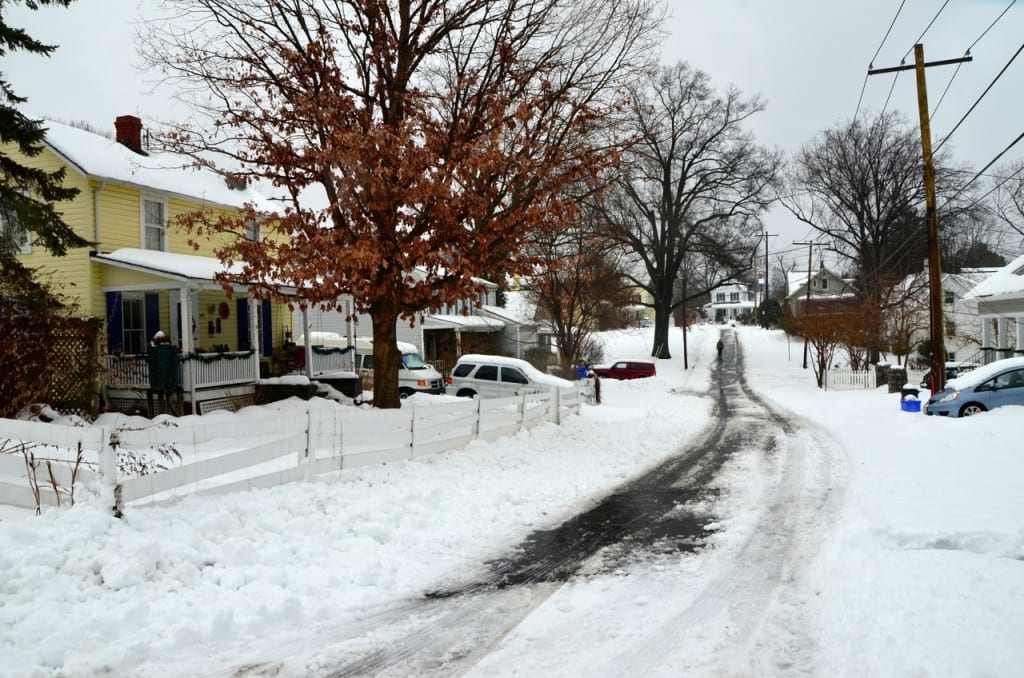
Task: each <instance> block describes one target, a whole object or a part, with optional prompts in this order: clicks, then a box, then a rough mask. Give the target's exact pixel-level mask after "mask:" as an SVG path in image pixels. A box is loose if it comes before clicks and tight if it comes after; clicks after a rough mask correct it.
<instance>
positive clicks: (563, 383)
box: [459, 353, 572, 388]
mask: <svg viewBox="0 0 1024 678" xmlns="http://www.w3.org/2000/svg"><path fill="white" fill-rule="evenodd" d="M459 362H460V363H462V362H466V363H487V364H490V365H506V366H508V367H516V368H519V369H520V370H522V371H523V372H524V373H526V375H527V376H528V377H530V379H532V380H533V381H535V382H537V383H539V384H547V385H548V386H558V387H561V388H571V387H572V382H571V381H569V380H568V379H563V378H561V377H556V376H555V375H553V374H548V373H547V372H541V371H540V370H538V369H537V368H536V367H534V366H533V365H531V364H530V363H528V362H527V361H525V360H522V359H520V358H508V357H506V356H502V355H485V354H481V353H467V354H465V355H463V356H460V357H459Z"/></svg>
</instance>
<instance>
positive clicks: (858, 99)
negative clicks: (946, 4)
mask: <svg viewBox="0 0 1024 678" xmlns="http://www.w3.org/2000/svg"><path fill="white" fill-rule="evenodd" d="M1014 2H1016V0H1014ZM905 4H907V0H903V1H902V2H901V3H900V6H899V7H898V8H897V9H896V16H894V17H893V18H892V21H891V22H890V23H889V28H888V30H886V31H885V35H884V36H882V42H880V43H878V49H876V50H875V55H874V56H873V57H871V61H870V62H869V63H868V70H871V69H872V68H874V67H875V59H877V58H878V55H879V54H880V53H881V51H882V47H883V46H884V45H885V41H886V40H888V39H889V34H890V33H891V32H892V27H893V26H895V25H896V19H899V18H900V12H902V11H903V5H905ZM867 86H868V76H867V75H866V74H865V75H864V84H862V85H861V86H860V96H859V97H857V108H856V110H854V112H853V119H854V120H856V119H857V114H858V113H860V104H861V102H862V101H864V89H865V88H866V87H867Z"/></svg>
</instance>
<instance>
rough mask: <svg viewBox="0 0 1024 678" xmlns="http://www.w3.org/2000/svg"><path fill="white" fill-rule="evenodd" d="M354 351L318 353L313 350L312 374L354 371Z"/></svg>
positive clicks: (310, 366)
mask: <svg viewBox="0 0 1024 678" xmlns="http://www.w3.org/2000/svg"><path fill="white" fill-rule="evenodd" d="M353 367H354V366H353V364H352V353H351V352H349V353H339V352H330V353H318V352H317V351H316V350H314V351H313V352H312V360H311V361H310V363H309V368H310V371H311V373H312V374H314V375H317V374H323V373H325V372H351V371H353Z"/></svg>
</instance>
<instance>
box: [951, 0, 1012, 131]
mask: <svg viewBox="0 0 1024 678" xmlns="http://www.w3.org/2000/svg"><path fill="white" fill-rule="evenodd" d="M1015 4H1017V0H1010V4H1009V5H1007V6H1006V7H1005V8H1004V9H1003V11H1002V12H1000V13H999V16H997V17H996V18H995V19H993V20H992V23H990V24H989V25H988V28H986V29H985V30H983V31H982V32H981V35H979V36H978V37H977V38H975V39H974V42H972V43H971V46H970V47H968V48H967V49H966V50H965V51H964V56H970V55H971V50H972V49H974V47H975V46H976V45H977V44H978V43H979V42H981V39H982V38H984V37H985V35H987V34H988V32H989V31H990V30H992V27H993V26H995V25H996V24H997V23H999V20H1000V19H1002V18H1003V17H1004V16H1006V13H1007V12H1009V11H1010V8H1011V7H1013V6H1014V5H1015ZM962 65H963V64H957V66H956V70H955V71H953V75H952V76H950V78H949V82H947V83H946V88H945V89H944V90H942V96H940V97H939V102H938V103H937V104H935V108H933V109H932V112H931V117H932V118H934V117H935V114H936V113H937V112H938V110H939V106H941V105H942V100H943V99H945V98H946V92H948V91H949V88H950V87H951V86H952V85H953V81H954V80H956V76H957V74H958V73H959V72H960V67H961V66H962Z"/></svg>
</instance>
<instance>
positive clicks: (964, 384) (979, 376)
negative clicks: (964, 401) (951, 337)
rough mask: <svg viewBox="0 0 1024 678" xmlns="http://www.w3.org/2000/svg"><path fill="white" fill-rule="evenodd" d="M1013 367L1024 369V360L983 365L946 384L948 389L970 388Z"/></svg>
mask: <svg viewBox="0 0 1024 678" xmlns="http://www.w3.org/2000/svg"><path fill="white" fill-rule="evenodd" d="M1012 367H1024V358H1005V359H1003V360H996V361H995V362H991V363H989V364H988V365H982V366H981V367H978V368H975V369H973V370H971V371H970V372H966V373H964V374H962V375H960V376H959V377H957V378H956V379H950V380H949V381H947V382H946V389H947V390H949V389H953V390H961V389H965V388H970V387H971V386H976V385H977V384H980V383H981V382H983V381H985V380H986V379H991V378H992V377H994V376H995V375H997V374H999V373H1000V372H1002V371H1003V370H1006V369H1009V368H1012Z"/></svg>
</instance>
